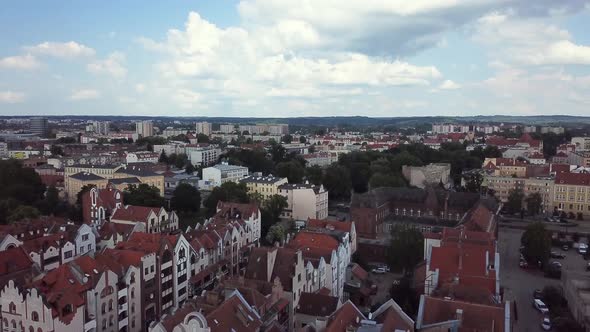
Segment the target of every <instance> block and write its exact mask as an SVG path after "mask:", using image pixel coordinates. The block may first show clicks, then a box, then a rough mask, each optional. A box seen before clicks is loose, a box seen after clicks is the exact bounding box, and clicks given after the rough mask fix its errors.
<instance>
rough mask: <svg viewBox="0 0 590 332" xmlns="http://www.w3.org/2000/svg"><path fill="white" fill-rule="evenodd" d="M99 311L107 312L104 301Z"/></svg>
mask: <svg viewBox="0 0 590 332" xmlns="http://www.w3.org/2000/svg"><path fill="white" fill-rule="evenodd" d="M101 312H102V313H103V314H104V313H105V312H107V304H106V303H103V304H102V310H101Z"/></svg>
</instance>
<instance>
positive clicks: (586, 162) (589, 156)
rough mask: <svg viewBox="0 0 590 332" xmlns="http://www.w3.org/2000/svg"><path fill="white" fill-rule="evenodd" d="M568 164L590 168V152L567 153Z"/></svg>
mask: <svg viewBox="0 0 590 332" xmlns="http://www.w3.org/2000/svg"><path fill="white" fill-rule="evenodd" d="M567 163H568V164H570V165H577V166H584V167H590V151H586V150H582V151H580V150H577V149H576V151H571V152H568V153H567Z"/></svg>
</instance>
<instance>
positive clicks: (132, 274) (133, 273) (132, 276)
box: [129, 272, 135, 284]
mask: <svg viewBox="0 0 590 332" xmlns="http://www.w3.org/2000/svg"><path fill="white" fill-rule="evenodd" d="M129 279H130V280H129V282H130V283H132V284H134V283H135V272H132V273H131V278H129Z"/></svg>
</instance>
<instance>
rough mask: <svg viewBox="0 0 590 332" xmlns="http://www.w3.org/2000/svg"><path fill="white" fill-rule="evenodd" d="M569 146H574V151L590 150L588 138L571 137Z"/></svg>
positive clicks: (589, 139)
mask: <svg viewBox="0 0 590 332" xmlns="http://www.w3.org/2000/svg"><path fill="white" fill-rule="evenodd" d="M571 144H574V145H575V146H576V151H588V150H590V137H572V140H571Z"/></svg>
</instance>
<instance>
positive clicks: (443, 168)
mask: <svg viewBox="0 0 590 332" xmlns="http://www.w3.org/2000/svg"><path fill="white" fill-rule="evenodd" d="M402 174H403V175H404V178H405V179H406V180H407V181H408V183H409V184H410V186H412V187H418V188H422V189H424V188H425V187H426V186H429V185H440V184H442V185H443V187H445V188H449V187H450V186H451V164H448V163H436V164H428V165H426V166H407V165H404V166H402Z"/></svg>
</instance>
